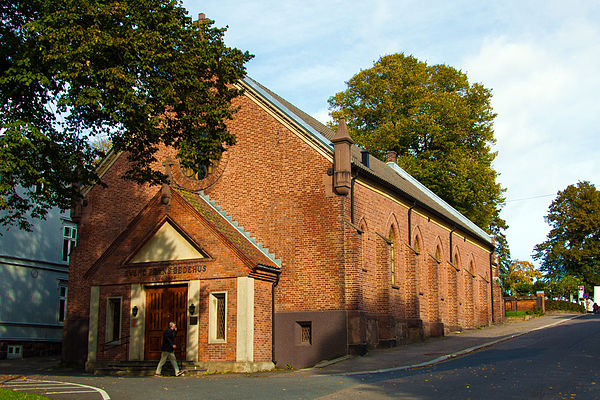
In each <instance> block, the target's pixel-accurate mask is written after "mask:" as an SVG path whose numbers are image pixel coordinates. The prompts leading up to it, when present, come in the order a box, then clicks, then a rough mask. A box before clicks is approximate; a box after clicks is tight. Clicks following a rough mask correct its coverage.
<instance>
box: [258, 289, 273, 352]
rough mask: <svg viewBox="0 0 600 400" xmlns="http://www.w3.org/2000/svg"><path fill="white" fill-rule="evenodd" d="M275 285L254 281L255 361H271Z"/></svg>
mask: <svg viewBox="0 0 600 400" xmlns="http://www.w3.org/2000/svg"><path fill="white" fill-rule="evenodd" d="M272 287H273V284H272V283H271V282H265V281H259V280H255V281H254V361H271V359H272V356H273V353H272V351H271V349H272V341H271V318H272V309H271V290H272Z"/></svg>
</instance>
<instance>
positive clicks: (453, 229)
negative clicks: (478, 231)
mask: <svg viewBox="0 0 600 400" xmlns="http://www.w3.org/2000/svg"><path fill="white" fill-rule="evenodd" d="M455 230H456V225H454V226H452V230H451V231H450V264H452V263H453V262H454V258H453V257H452V256H453V255H454V253H453V252H452V234H453V233H454V231H455ZM452 265H454V264H452Z"/></svg>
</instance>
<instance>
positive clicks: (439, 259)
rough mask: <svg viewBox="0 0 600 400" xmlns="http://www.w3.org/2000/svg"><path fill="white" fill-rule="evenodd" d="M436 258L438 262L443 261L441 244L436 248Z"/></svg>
mask: <svg viewBox="0 0 600 400" xmlns="http://www.w3.org/2000/svg"><path fill="white" fill-rule="evenodd" d="M435 260H436V261H437V262H438V263H439V262H442V249H441V248H440V245H437V247H436V248H435Z"/></svg>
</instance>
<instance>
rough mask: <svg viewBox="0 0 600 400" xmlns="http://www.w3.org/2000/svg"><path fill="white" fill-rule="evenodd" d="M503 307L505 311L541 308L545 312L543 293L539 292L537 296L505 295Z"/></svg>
mask: <svg viewBox="0 0 600 400" xmlns="http://www.w3.org/2000/svg"><path fill="white" fill-rule="evenodd" d="M504 309H505V310H506V311H530V310H535V309H538V310H542V312H546V304H545V302H544V295H543V294H539V295H537V296H530V297H505V298H504Z"/></svg>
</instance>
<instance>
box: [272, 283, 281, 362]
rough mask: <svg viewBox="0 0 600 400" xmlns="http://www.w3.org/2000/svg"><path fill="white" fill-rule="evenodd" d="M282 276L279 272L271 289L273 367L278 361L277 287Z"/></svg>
mask: <svg viewBox="0 0 600 400" xmlns="http://www.w3.org/2000/svg"><path fill="white" fill-rule="evenodd" d="M280 275H281V271H278V272H277V277H276V278H275V281H274V282H273V286H272V287H271V361H272V362H273V365H277V361H276V360H275V287H276V286H277V284H278V283H279V276H280Z"/></svg>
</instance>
